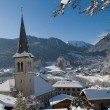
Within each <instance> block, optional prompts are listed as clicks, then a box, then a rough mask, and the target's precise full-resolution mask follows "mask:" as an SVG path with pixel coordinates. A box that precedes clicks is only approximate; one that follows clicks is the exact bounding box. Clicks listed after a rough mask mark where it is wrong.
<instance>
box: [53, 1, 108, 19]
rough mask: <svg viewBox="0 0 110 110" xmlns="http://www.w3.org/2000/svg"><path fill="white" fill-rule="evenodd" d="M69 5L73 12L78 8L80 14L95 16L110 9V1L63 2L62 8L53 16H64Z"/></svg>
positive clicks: (61, 3) (55, 11)
mask: <svg viewBox="0 0 110 110" xmlns="http://www.w3.org/2000/svg"><path fill="white" fill-rule="evenodd" d="M84 4H88V6H83V5H84ZM68 5H70V6H71V7H72V9H73V10H74V9H76V8H77V9H78V10H79V13H86V14H89V15H94V14H97V13H99V12H100V11H104V10H107V9H109V8H110V0H88V1H86V0H61V2H60V8H59V9H56V10H54V12H53V16H54V17H56V16H57V15H58V14H64V13H65V10H66V7H67V6H68ZM82 7H84V8H82Z"/></svg>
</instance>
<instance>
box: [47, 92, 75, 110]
mask: <svg viewBox="0 0 110 110" xmlns="http://www.w3.org/2000/svg"><path fill="white" fill-rule="evenodd" d="M73 100H74V97H72V96H70V95H66V94H60V95H57V96H55V97H52V98H51V99H49V102H50V106H52V108H53V109H61V108H69V107H70V105H71V102H72V101H73Z"/></svg>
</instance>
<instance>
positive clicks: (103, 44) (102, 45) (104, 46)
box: [88, 34, 110, 56]
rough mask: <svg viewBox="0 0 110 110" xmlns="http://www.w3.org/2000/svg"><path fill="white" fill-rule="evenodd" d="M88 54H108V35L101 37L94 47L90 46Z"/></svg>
mask: <svg viewBox="0 0 110 110" xmlns="http://www.w3.org/2000/svg"><path fill="white" fill-rule="evenodd" d="M88 52H90V53H99V54H102V55H104V56H106V55H108V54H109V53H110V34H107V35H106V36H103V38H102V39H101V40H100V41H99V42H98V43H97V44H95V45H94V46H92V47H91V48H90V49H89V50H88Z"/></svg>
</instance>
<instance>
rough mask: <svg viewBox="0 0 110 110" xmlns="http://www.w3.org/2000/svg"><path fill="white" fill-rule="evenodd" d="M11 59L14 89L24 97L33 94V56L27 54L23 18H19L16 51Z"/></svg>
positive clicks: (27, 47)
mask: <svg viewBox="0 0 110 110" xmlns="http://www.w3.org/2000/svg"><path fill="white" fill-rule="evenodd" d="M13 58H14V68H15V87H16V89H17V91H21V92H22V93H23V95H24V96H29V95H32V94H34V75H35V74H34V70H33V58H34V56H33V55H32V54H31V53H30V52H29V46H28V41H27V37H26V31H25V26H24V20H23V16H22V17H21V27H20V35H19V41H18V50H17V53H15V55H14V56H13Z"/></svg>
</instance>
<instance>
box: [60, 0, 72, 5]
mask: <svg viewBox="0 0 110 110" xmlns="http://www.w3.org/2000/svg"><path fill="white" fill-rule="evenodd" d="M69 1H70V0H61V3H63V4H65V5H67V4H68V3H69Z"/></svg>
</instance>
